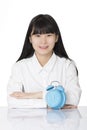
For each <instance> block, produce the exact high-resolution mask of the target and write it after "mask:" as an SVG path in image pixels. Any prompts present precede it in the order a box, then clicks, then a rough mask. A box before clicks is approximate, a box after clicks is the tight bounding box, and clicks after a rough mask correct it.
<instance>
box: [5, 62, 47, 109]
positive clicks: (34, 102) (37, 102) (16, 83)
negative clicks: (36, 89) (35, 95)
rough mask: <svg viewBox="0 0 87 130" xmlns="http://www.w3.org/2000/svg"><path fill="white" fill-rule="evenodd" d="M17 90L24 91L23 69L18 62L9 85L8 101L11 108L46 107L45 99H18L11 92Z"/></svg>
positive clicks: (13, 68) (13, 69)
mask: <svg viewBox="0 0 87 130" xmlns="http://www.w3.org/2000/svg"><path fill="white" fill-rule="evenodd" d="M15 91H19V92H21V91H22V79H21V71H20V69H19V67H18V65H17V64H15V65H14V66H13V67H12V73H11V76H10V79H9V81H8V85H7V102H8V107H9V108H45V107H46V102H45V100H43V99H16V98H14V97H11V96H10V94H11V93H13V92H15Z"/></svg>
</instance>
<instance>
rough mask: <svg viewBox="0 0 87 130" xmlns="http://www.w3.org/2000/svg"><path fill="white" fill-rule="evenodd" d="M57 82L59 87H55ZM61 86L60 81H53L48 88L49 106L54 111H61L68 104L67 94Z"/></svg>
mask: <svg viewBox="0 0 87 130" xmlns="http://www.w3.org/2000/svg"><path fill="white" fill-rule="evenodd" d="M55 82H56V83H57V85H53V83H55ZM59 84H60V83H59V82H58V81H52V83H51V85H49V86H48V87H47V88H46V90H47V93H46V97H45V98H46V102H47V105H48V106H49V107H51V108H52V109H60V108H62V107H63V106H64V104H65V102H66V94H65V92H64V88H63V86H62V85H59Z"/></svg>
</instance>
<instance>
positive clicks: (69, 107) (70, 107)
mask: <svg viewBox="0 0 87 130" xmlns="http://www.w3.org/2000/svg"><path fill="white" fill-rule="evenodd" d="M75 108H77V106H75V105H70V104H66V105H65V106H64V107H63V108H62V109H75Z"/></svg>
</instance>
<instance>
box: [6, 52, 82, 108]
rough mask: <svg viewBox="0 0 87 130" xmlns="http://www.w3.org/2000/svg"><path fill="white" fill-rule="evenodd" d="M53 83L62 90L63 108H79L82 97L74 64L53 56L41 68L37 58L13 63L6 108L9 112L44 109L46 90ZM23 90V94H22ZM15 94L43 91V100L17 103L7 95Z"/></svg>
mask: <svg viewBox="0 0 87 130" xmlns="http://www.w3.org/2000/svg"><path fill="white" fill-rule="evenodd" d="M52 81H58V82H60V83H61V85H62V86H63V87H64V89H65V93H66V104H72V105H78V103H79V100H80V95H81V89H80V86H79V81H78V76H77V72H76V68H75V63H74V62H73V61H70V60H68V59H66V58H60V57H59V56H57V55H55V54H54V53H53V55H52V56H51V58H50V59H49V61H48V62H47V63H46V64H45V66H44V67H42V66H41V65H40V63H39V62H38V59H37V57H36V55H35V54H34V55H33V56H32V57H31V58H27V59H23V60H20V61H18V62H17V63H15V64H14V65H13V67H12V74H11V77H10V79H9V82H8V87H7V91H8V107H10V108H44V107H46V106H47V104H46V101H45V94H46V87H47V86H48V85H50V83H51V82H52ZM23 89H24V90H23ZM15 91H25V92H38V91H43V99H16V98H14V97H11V96H10V94H11V93H13V92H15Z"/></svg>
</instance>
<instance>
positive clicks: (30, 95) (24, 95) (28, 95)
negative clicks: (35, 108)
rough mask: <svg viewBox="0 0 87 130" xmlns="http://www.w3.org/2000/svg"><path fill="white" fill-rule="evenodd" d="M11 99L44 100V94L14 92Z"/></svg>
mask: <svg viewBox="0 0 87 130" xmlns="http://www.w3.org/2000/svg"><path fill="white" fill-rule="evenodd" d="M10 96H11V97H14V98H17V99H42V98H43V92H42V91H40V92H30V93H25V92H13V93H12V94H10Z"/></svg>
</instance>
